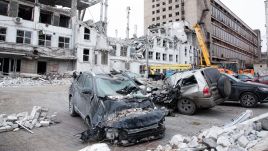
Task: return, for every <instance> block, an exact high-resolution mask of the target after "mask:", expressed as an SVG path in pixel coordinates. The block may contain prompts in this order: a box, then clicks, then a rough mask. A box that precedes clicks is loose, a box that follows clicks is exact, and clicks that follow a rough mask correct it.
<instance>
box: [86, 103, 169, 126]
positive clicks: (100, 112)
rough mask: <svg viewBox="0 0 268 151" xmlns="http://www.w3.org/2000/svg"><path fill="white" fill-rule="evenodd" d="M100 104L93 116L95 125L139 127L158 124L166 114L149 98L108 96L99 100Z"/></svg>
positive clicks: (92, 121)
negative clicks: (155, 107) (113, 97)
mask: <svg viewBox="0 0 268 151" xmlns="http://www.w3.org/2000/svg"><path fill="white" fill-rule="evenodd" d="M96 103H97V102H96ZM98 106H99V107H98V108H97V109H96V110H95V112H94V113H95V114H94V115H93V117H91V119H92V120H91V123H92V125H93V126H94V127H96V126H98V127H114V128H130V129H131V128H138V127H144V126H150V125H152V124H156V123H158V122H159V121H161V120H163V118H164V116H165V113H164V112H163V111H160V110H157V109H154V105H153V103H152V102H151V101H150V100H149V99H137V98H132V99H109V98H106V100H104V101H101V100H100V101H98Z"/></svg>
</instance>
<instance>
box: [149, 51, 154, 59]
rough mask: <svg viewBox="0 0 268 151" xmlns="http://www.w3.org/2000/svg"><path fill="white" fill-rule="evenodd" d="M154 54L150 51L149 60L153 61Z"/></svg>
mask: <svg viewBox="0 0 268 151" xmlns="http://www.w3.org/2000/svg"><path fill="white" fill-rule="evenodd" d="M153 54H154V52H152V51H149V59H153Z"/></svg>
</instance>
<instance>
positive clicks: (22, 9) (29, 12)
mask: <svg viewBox="0 0 268 151" xmlns="http://www.w3.org/2000/svg"><path fill="white" fill-rule="evenodd" d="M18 17H20V18H22V19H25V20H33V8H32V7H30V6H26V5H21V4H20V5H19V13H18Z"/></svg>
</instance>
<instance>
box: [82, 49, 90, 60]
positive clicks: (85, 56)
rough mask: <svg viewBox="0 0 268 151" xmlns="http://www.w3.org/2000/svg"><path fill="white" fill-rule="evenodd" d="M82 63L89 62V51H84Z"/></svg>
mask: <svg viewBox="0 0 268 151" xmlns="http://www.w3.org/2000/svg"><path fill="white" fill-rule="evenodd" d="M83 61H84V62H88V61H89V49H84V52H83Z"/></svg>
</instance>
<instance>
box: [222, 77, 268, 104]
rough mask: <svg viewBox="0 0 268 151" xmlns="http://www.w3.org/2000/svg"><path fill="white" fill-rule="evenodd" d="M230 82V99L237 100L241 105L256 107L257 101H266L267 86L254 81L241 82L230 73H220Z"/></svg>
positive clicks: (267, 96)
mask: <svg viewBox="0 0 268 151" xmlns="http://www.w3.org/2000/svg"><path fill="white" fill-rule="evenodd" d="M222 75H223V76H224V77H225V78H227V79H229V80H230V82H231V93H230V95H229V97H228V98H227V99H228V100H230V101H237V102H238V101H239V102H240V104H241V105H242V106H243V107H256V105H257V104H258V102H260V103H266V102H268V86H267V85H264V84H258V83H254V82H243V81H241V80H239V79H237V78H235V77H233V76H231V75H228V74H222Z"/></svg>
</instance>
